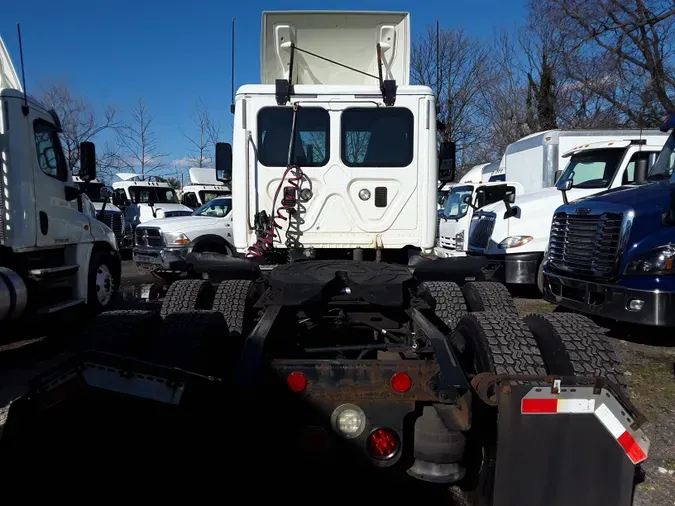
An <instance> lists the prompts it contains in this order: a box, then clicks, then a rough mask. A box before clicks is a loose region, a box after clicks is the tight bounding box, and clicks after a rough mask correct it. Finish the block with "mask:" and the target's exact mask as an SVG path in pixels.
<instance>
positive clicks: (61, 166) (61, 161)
mask: <svg viewBox="0 0 675 506" xmlns="http://www.w3.org/2000/svg"><path fill="white" fill-rule="evenodd" d="M33 131H34V133H35V149H36V152H37V160H38V165H39V167H40V170H42V172H44V173H45V174H47V175H48V176H50V177H53V178H56V179H59V180H61V181H66V180H67V179H68V166H67V165H66V158H65V156H63V150H62V148H61V141H60V139H59V134H58V133H57V131H56V128H54V126H53V125H51V124H49V123H47V122H46V121H41V120H38V121H36V122H35V123H34V124H33Z"/></svg>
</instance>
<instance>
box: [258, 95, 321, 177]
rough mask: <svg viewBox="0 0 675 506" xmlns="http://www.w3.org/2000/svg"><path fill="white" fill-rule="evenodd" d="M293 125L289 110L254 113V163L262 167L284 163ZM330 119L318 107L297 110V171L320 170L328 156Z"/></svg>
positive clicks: (276, 109) (288, 108)
mask: <svg viewBox="0 0 675 506" xmlns="http://www.w3.org/2000/svg"><path fill="white" fill-rule="evenodd" d="M292 125H293V108H291V107H265V108H263V109H261V110H260V112H259V113H258V161H259V162H260V163H261V164H263V165H265V166H266V167H285V166H286V165H287V163H288V147H289V145H290V140H291V139H290V137H291V128H292ZM329 139H330V117H329V115H328V111H326V110H325V109H322V108H320V107H301V108H300V109H298V112H297V117H296V124H295V141H294V142H295V143H294V146H293V149H294V153H293V154H294V158H293V160H292V163H294V164H297V165H299V166H300V167H322V166H324V165H326V163H328V158H329V153H330V142H329Z"/></svg>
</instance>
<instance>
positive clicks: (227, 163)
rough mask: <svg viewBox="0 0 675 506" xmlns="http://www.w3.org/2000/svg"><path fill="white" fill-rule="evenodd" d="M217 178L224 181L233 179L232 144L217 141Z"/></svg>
mask: <svg viewBox="0 0 675 506" xmlns="http://www.w3.org/2000/svg"><path fill="white" fill-rule="evenodd" d="M216 179H217V180H218V181H222V182H223V183H229V182H230V181H232V144H230V143H228V142H217V143H216Z"/></svg>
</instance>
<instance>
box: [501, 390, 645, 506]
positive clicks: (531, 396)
mask: <svg viewBox="0 0 675 506" xmlns="http://www.w3.org/2000/svg"><path fill="white" fill-rule="evenodd" d="M498 395H499V400H498V402H499V404H498V406H499V414H498V425H497V462H496V469H495V473H496V474H495V480H494V491H493V492H494V493H493V498H494V499H493V506H516V505H517V506H528V505H532V506H535V505H537V506H540V505H542V504H546V505H547V506H556V505H559V506H563V505H565V506H569V505H574V506H586V505H588V506H597V505H600V504H608V505H609V504H611V505H616V506H621V505H626V506H629V505H630V504H632V497H633V489H634V481H635V466H636V464H639V463H640V462H642V461H643V460H645V459H646V458H647V452H648V450H649V440H648V439H647V438H646V436H645V435H644V433H643V432H642V430H641V429H639V428H637V427H636V426H635V425H636V424H635V416H633V415H631V414H630V412H629V410H628V408H626V407H625V406H624V405H622V404H621V403H620V402H619V400H618V398H617V396H615V395H614V394H613V393H612V392H611V391H610V390H609V389H606V388H602V389H597V388H596V389H594V388H593V387H577V388H570V389H561V390H560V392H559V393H557V394H555V393H552V390H551V388H550V387H541V388H539V387H536V388H535V387H532V385H513V386H506V387H503V388H501V389H499V394H498Z"/></svg>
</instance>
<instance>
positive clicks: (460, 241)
mask: <svg viewBox="0 0 675 506" xmlns="http://www.w3.org/2000/svg"><path fill="white" fill-rule="evenodd" d="M455 249H456V250H457V251H464V230H462V231H461V232H459V233H458V234H456V235H455Z"/></svg>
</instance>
